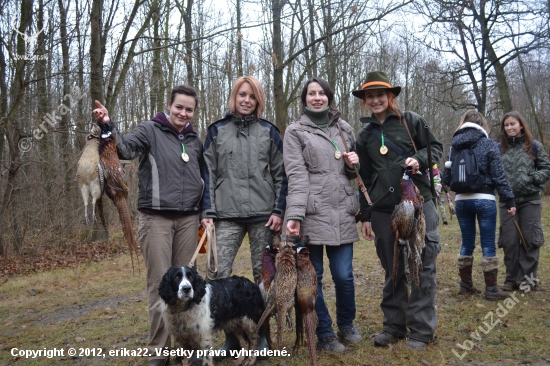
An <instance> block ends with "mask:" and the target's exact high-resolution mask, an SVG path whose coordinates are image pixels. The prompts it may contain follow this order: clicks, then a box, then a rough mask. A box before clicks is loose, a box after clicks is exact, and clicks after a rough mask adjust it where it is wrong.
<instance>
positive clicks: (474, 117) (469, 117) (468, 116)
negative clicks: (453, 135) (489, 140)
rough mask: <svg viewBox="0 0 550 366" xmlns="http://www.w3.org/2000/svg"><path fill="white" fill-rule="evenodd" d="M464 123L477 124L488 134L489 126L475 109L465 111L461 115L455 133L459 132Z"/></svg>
mask: <svg viewBox="0 0 550 366" xmlns="http://www.w3.org/2000/svg"><path fill="white" fill-rule="evenodd" d="M466 122H472V123H475V124H478V125H480V126H481V127H483V129H484V130H485V131H486V132H489V124H488V123H487V120H486V119H485V117H483V114H481V113H479V112H478V111H476V110H475V109H470V110H467V111H466V112H465V113H464V114H463V115H462V118H461V119H460V122H459V123H458V127H457V128H456V131H458V130H460V127H462V125H463V124H465V123H466ZM456 131H455V132H456Z"/></svg>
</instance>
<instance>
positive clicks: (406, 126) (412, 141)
mask: <svg viewBox="0 0 550 366" xmlns="http://www.w3.org/2000/svg"><path fill="white" fill-rule="evenodd" d="M403 121H405V128H406V129H407V133H408V134H409V138H410V139H411V143H412V144H413V149H414V152H415V153H417V152H418V150H417V149H416V144H415V143H414V140H413V138H412V135H411V131H410V130H409V123H408V122H407V119H406V118H405V116H403Z"/></svg>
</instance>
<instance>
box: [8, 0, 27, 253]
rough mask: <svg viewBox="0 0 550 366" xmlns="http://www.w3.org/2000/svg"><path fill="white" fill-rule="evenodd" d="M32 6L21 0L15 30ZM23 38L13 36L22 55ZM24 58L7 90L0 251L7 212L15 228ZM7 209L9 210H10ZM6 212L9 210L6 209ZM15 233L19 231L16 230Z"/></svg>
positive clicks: (18, 240)
mask: <svg viewBox="0 0 550 366" xmlns="http://www.w3.org/2000/svg"><path fill="white" fill-rule="evenodd" d="M32 8H33V0H22V1H21V7H20V9H21V24H20V26H19V28H18V30H19V32H21V33H25V32H26V31H27V28H28V27H30V25H31V24H32ZM25 47H26V42H25V40H24V39H23V38H22V36H18V37H17V45H16V49H17V54H18V55H19V56H22V55H26V54H27V53H26V49H25ZM26 61H27V60H25V59H24V58H22V59H20V60H18V61H17V62H16V70H15V75H14V79H13V85H12V87H11V91H10V94H11V96H12V100H13V102H12V103H11V106H9V107H8V108H9V112H8V114H7V116H6V118H5V121H6V122H5V125H4V126H5V127H4V128H5V130H6V132H5V136H6V140H7V143H8V158H9V162H10V163H9V167H8V180H7V184H6V189H5V190H4V198H3V200H2V203H1V205H0V248H2V249H1V250H2V251H5V246H4V237H3V235H4V233H5V232H6V228H7V225H8V222H7V218H8V215H10V214H11V216H12V218H13V220H12V222H13V225H14V228H19V227H20V225H19V218H18V217H17V215H15V214H14V211H17V205H16V204H15V205H14V203H13V202H12V197H13V193H14V190H15V182H16V178H17V172H18V171H19V168H21V155H20V153H19V146H18V144H19V140H20V138H21V137H20V132H19V131H20V125H19V122H18V119H17V118H16V116H17V112H18V110H19V106H20V104H21V101H22V100H23V95H24V93H25V90H24V86H25V71H26V63H27V62H26ZM10 210H11V211H10ZM8 212H9V213H8ZM14 231H16V234H17V233H19V231H18V230H14ZM15 239H16V242H15V243H14V246H15V247H16V248H20V247H21V246H22V238H21V237H19V236H17V235H16V238H15Z"/></svg>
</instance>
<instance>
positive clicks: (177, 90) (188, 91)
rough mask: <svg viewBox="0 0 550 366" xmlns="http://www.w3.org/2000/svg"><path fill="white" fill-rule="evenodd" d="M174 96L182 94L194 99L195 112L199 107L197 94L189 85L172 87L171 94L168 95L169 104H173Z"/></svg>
mask: <svg viewBox="0 0 550 366" xmlns="http://www.w3.org/2000/svg"><path fill="white" fill-rule="evenodd" d="M176 94H183V95H187V96H190V97H193V98H195V110H196V109H197V108H198V107H199V94H198V93H197V91H196V90H195V89H193V88H192V87H190V86H189V85H178V86H176V87H174V88H173V89H172V94H171V95H170V104H172V103H174V99H176Z"/></svg>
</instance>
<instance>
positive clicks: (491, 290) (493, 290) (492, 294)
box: [483, 269, 508, 301]
mask: <svg viewBox="0 0 550 366" xmlns="http://www.w3.org/2000/svg"><path fill="white" fill-rule="evenodd" d="M483 276H484V277H485V299H486V300H489V301H498V300H504V299H506V298H508V294H507V293H506V292H504V291H500V290H499V289H498V287H497V276H498V269H493V270H491V271H487V272H483Z"/></svg>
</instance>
